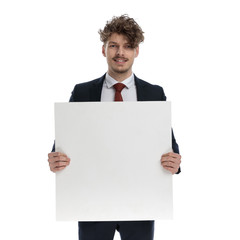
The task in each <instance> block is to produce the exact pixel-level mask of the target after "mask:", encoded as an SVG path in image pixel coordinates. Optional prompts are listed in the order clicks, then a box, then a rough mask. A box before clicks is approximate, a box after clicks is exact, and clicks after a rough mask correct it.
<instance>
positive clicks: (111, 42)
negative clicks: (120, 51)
mask: <svg viewBox="0 0 240 240" xmlns="http://www.w3.org/2000/svg"><path fill="white" fill-rule="evenodd" d="M108 44H119V43H117V42H113V41H110V42H109V43H108ZM124 44H130V43H129V42H126V43H124Z"/></svg>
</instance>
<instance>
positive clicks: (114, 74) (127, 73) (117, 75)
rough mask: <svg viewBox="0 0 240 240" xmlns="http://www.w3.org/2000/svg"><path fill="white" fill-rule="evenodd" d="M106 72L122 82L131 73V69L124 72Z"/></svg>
mask: <svg viewBox="0 0 240 240" xmlns="http://www.w3.org/2000/svg"><path fill="white" fill-rule="evenodd" d="M108 74H109V75H110V76H111V77H112V78H114V79H115V80H116V81H118V82H122V81H124V80H125V79H127V78H129V77H130V76H131V75H132V71H131V72H126V73H114V72H111V71H108Z"/></svg>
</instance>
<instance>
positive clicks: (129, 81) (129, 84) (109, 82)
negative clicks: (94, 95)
mask: <svg viewBox="0 0 240 240" xmlns="http://www.w3.org/2000/svg"><path fill="white" fill-rule="evenodd" d="M105 82H106V84H107V88H111V87H112V86H113V85H114V84H116V83H118V81H116V80H115V79H114V78H112V77H111V76H110V75H109V74H108V73H106V77H105ZM121 83H123V84H124V85H125V86H126V87H127V88H131V87H132V86H133V85H134V84H135V83H134V75H133V73H132V75H131V76H130V77H129V78H127V79H125V80H124V81H122V82H121Z"/></svg>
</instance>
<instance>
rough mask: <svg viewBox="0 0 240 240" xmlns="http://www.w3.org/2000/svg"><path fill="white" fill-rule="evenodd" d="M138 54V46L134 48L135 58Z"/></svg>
mask: <svg viewBox="0 0 240 240" xmlns="http://www.w3.org/2000/svg"><path fill="white" fill-rule="evenodd" d="M138 54H139V46H137V47H136V48H135V58H136V57H137V56H138Z"/></svg>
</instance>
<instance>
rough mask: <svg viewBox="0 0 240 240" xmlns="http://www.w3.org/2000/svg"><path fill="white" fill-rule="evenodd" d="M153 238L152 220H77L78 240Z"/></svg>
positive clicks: (141, 239) (145, 239)
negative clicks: (116, 235)
mask: <svg viewBox="0 0 240 240" xmlns="http://www.w3.org/2000/svg"><path fill="white" fill-rule="evenodd" d="M116 230H117V231H118V232H119V233H120V236H121V240H153V235H154V221H119V222H78V233H79V240H113V238H114V234H115V231H116Z"/></svg>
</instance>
